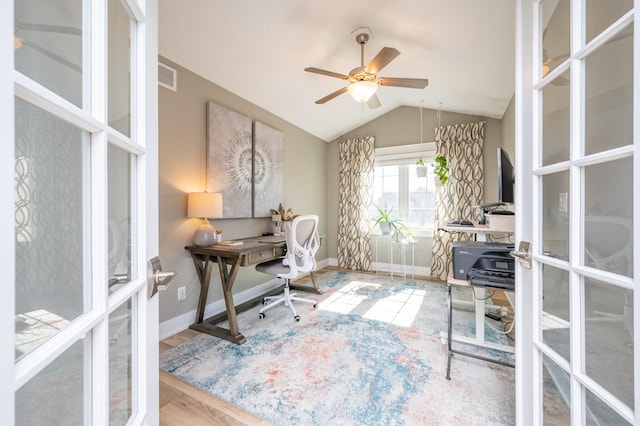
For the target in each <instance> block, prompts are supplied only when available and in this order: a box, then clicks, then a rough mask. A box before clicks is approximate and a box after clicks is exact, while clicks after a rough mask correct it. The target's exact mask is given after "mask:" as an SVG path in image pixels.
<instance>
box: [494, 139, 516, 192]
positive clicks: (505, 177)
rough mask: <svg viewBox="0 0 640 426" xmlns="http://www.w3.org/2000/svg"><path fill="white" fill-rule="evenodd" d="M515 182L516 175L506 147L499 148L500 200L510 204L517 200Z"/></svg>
mask: <svg viewBox="0 0 640 426" xmlns="http://www.w3.org/2000/svg"><path fill="white" fill-rule="evenodd" d="M514 183H515V175H514V173H513V164H511V160H510V159H509V155H508V154H507V152H506V151H505V150H504V149H502V148H498V202H500V203H509V204H513V203H514V202H515V200H514V195H513V192H514V191H513V187H514Z"/></svg>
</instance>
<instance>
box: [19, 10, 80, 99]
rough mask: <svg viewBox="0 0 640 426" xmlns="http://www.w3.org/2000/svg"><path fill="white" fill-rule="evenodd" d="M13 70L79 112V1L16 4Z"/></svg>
mask: <svg viewBox="0 0 640 426" xmlns="http://www.w3.org/2000/svg"><path fill="white" fill-rule="evenodd" d="M14 7H15V12H14V13H15V27H16V31H15V35H14V39H13V41H14V59H15V68H16V70H18V71H20V72H21V73H22V74H24V75H26V76H27V77H29V78H31V79H32V80H34V81H36V82H38V83H39V84H41V85H42V86H44V87H46V88H47V89H49V90H51V91H52V92H54V93H56V94H58V95H60V96H61V97H63V98H64V99H66V100H68V101H69V102H71V103H72V104H74V105H76V106H78V107H80V108H82V61H83V56H82V1H81V0H57V1H54V2H52V1H48V0H15V1H14Z"/></svg>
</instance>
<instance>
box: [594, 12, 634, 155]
mask: <svg viewBox="0 0 640 426" xmlns="http://www.w3.org/2000/svg"><path fill="white" fill-rule="evenodd" d="M603 3H605V2H603ZM632 35H633V25H631V26H629V27H628V28H627V29H625V30H624V31H622V33H621V34H619V35H618V36H616V37H614V38H613V39H612V40H611V41H609V42H608V43H606V44H605V45H604V46H602V47H600V48H599V49H598V50H596V51H595V52H594V53H592V54H591V55H589V56H588V57H587V58H586V59H585V96H586V100H585V144H586V147H585V152H586V153H587V154H593V153H596V152H601V151H605V150H607V149H612V148H618V147H620V146H624V145H630V144H631V143H633V142H632V138H633V37H632Z"/></svg>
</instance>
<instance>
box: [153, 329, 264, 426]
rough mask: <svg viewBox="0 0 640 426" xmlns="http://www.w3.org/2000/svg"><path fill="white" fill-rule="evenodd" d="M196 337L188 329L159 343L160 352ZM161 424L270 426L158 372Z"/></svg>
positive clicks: (194, 333)
mask: <svg viewBox="0 0 640 426" xmlns="http://www.w3.org/2000/svg"><path fill="white" fill-rule="evenodd" d="M196 335H198V332H197V331H194V330H191V329H187V330H184V331H182V332H180V333H178V334H174V335H173V336H171V337H168V338H166V339H164V340H162V341H161V342H160V352H164V351H166V350H167V349H169V348H171V347H173V346H176V345H178V344H180V343H182V342H184V341H186V340H189V339H191V338H192V337H194V336H196ZM160 424H161V425H167V426H174V425H189V426H200V425H202V426H211V425H220V426H253V425H258V426H260V425H263V426H267V425H270V424H271V423H269V422H267V421H265V420H262V419H260V418H258V417H256V416H254V415H253V414H250V413H247V412H246V411H243V410H241V409H240V408H238V407H236V406H235V405H233V404H230V403H228V402H226V401H224V400H222V399H219V398H216V397H215V396H213V395H211V394H208V393H206V392H204V391H201V390H200V389H197V388H194V387H193V386H191V385H188V384H187V383H185V382H183V381H181V380H179V379H176V378H175V377H173V376H171V375H170V374H167V373H165V372H164V371H160Z"/></svg>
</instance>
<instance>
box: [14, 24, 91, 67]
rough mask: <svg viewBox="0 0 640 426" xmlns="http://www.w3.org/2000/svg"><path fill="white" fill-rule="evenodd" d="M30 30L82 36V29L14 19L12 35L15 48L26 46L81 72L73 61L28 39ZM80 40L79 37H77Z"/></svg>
mask: <svg viewBox="0 0 640 426" xmlns="http://www.w3.org/2000/svg"><path fill="white" fill-rule="evenodd" d="M30 32H44V33H50V34H64V35H69V36H82V30H81V29H79V28H75V27H71V26H64V25H52V24H34V23H26V22H19V21H17V20H16V21H15V35H14V36H13V48H14V49H15V50H17V49H20V48H22V46H27V47H29V48H31V49H33V50H35V51H36V52H38V53H40V54H42V55H44V56H47V57H49V58H50V59H53V60H54V61H56V62H59V63H61V64H62V65H65V66H67V67H69V68H71V69H72V70H74V71H77V72H82V67H81V66H80V65H77V64H75V63H74V62H72V61H70V60H68V59H66V58H64V57H63V56H61V55H59V54H56V53H54V52H52V51H51V50H50V49H49V48H46V47H44V46H42V45H40V44H38V43H36V42H33V41H31V40H29V36H28V34H29V33H30ZM79 40H81V39H79Z"/></svg>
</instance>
